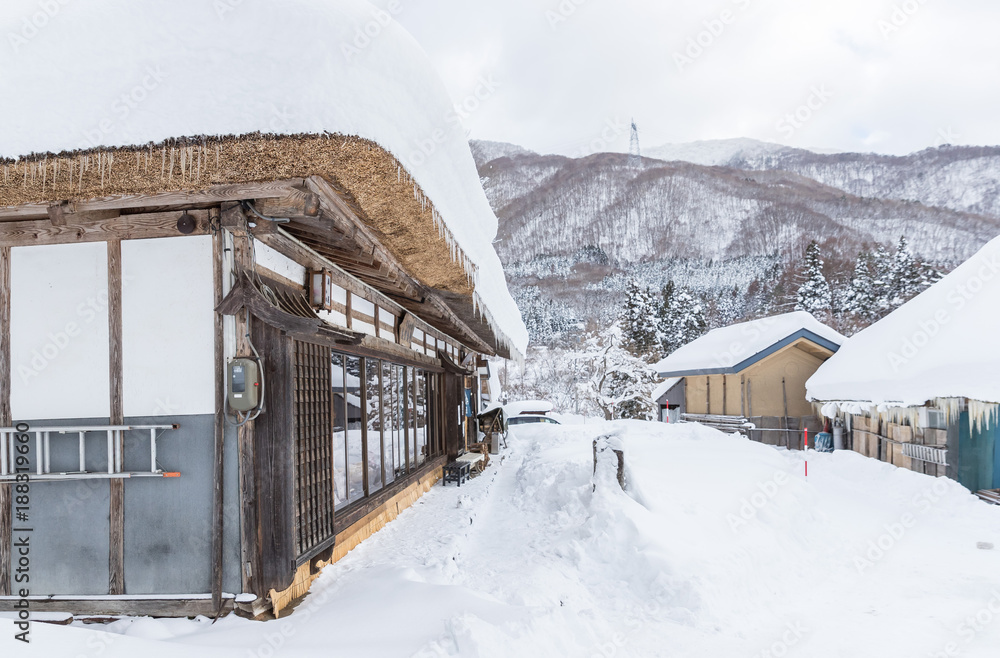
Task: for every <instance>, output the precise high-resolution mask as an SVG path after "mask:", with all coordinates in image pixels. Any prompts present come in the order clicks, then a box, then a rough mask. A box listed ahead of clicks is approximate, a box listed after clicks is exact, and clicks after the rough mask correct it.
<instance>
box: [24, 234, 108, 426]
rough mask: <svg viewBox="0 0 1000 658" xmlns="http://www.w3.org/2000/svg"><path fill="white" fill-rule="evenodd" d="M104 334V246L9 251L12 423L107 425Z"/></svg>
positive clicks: (106, 348) (106, 294)
mask: <svg viewBox="0 0 1000 658" xmlns="http://www.w3.org/2000/svg"><path fill="white" fill-rule="evenodd" d="M108 335H109V329H108V251H107V245H106V244H105V243H103V242H93V243H84V244H64V245H52V246H41V247H15V248H13V249H12V250H11V361H12V363H11V411H12V413H13V417H14V421H15V422H17V421H20V420H53V419H69V418H107V417H108V416H109V414H110V413H111V393H110V383H109V377H110V375H109V361H110V357H109V352H110V348H109V338H108Z"/></svg>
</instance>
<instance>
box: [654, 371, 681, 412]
mask: <svg viewBox="0 0 1000 658" xmlns="http://www.w3.org/2000/svg"><path fill="white" fill-rule="evenodd" d="M684 395H685V386H684V378H683V377H671V378H669V379H664V380H663V381H662V382H660V384H659V386H657V387H656V388H655V389H653V395H652V398H653V403H654V404H655V405H656V408H657V409H659V410H660V411H659V418H660V422H662V423H677V422H680V419H681V414H684V413H687V405H686V404H685V402H686V400H685V399H684Z"/></svg>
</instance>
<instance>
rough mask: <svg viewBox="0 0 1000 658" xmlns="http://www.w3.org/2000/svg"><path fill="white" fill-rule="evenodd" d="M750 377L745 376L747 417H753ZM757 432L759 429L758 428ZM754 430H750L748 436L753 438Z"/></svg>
mask: <svg viewBox="0 0 1000 658" xmlns="http://www.w3.org/2000/svg"><path fill="white" fill-rule="evenodd" d="M751 383H752V382H751V379H750V378H749V377H747V415H746V417H747V419H750V420H752V419H753V388H752V386H751ZM758 432H759V430H758ZM753 433H754V430H750V438H751V439H752V438H753Z"/></svg>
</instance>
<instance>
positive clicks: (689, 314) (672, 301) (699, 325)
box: [657, 282, 708, 355]
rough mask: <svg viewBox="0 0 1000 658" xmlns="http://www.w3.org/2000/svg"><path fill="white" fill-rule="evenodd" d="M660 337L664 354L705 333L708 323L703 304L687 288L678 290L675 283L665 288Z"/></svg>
mask: <svg viewBox="0 0 1000 658" xmlns="http://www.w3.org/2000/svg"><path fill="white" fill-rule="evenodd" d="M657 317H658V318H659V326H658V327H657V329H658V335H659V339H660V347H661V348H662V350H663V354H665V355H666V354H670V353H671V352H673V351H674V350H676V349H677V348H679V347H681V346H683V345H686V344H687V343H690V342H691V341H692V340H694V339H695V338H698V337H699V336H701V335H702V334H704V333H705V331H706V329H707V327H708V322H707V320H706V319H705V309H704V307H703V306H702V304H701V302H700V301H698V300H697V299H696V298H695V296H694V295H693V294H692V293H691V291H690V290H688V289H687V288H677V287H676V286H675V285H674V284H673V282H670V283H668V284H667V285H666V286H664V288H663V293H662V301H661V304H660V311H659V313H658V314H657Z"/></svg>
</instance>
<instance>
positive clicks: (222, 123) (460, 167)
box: [0, 0, 528, 354]
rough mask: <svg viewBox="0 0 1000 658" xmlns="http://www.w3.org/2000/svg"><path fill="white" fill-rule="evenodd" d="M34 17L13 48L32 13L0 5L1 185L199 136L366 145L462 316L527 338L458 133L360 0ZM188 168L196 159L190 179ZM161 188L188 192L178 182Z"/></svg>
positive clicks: (166, 2)
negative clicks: (460, 298)
mask: <svg viewBox="0 0 1000 658" xmlns="http://www.w3.org/2000/svg"><path fill="white" fill-rule="evenodd" d="M43 4H44V3H43ZM49 4H51V5H52V7H54V9H52V10H51V11H50V12H49V14H47V15H46V16H45V17H44V19H45V20H44V21H43V23H42V24H41V25H40V26H38V27H36V28H33V29H32V30H30V31H29V32H30V34H28V35H27V36H22V35H21V32H22V30H21V26H22V19H26V20H27V21H28V22H29V23H30V22H31V20H32V18H31V17H32V16H34V15H36V14H39V13H40V12H43V13H44V11H46V10H44V7H42V5H40V4H39V3H38V2H37V1H36V0H8V2H5V3H4V7H3V10H2V14H3V16H2V17H0V26H2V25H6V26H7V27H8V28H9V29H7V30H4V33H5V34H7V33H9V34H12V35H14V36H16V37H17V38H16V39H14V40H13V41H11V42H10V44H9V46H10V47H8V48H5V49H4V50H3V51H2V52H0V70H2V71H3V75H2V76H0V99H2V100H0V122H2V123H3V126H4V129H3V130H2V131H0V161H3V160H6V165H7V166H9V167H10V169H11V171H13V170H14V169H15V168H16V167H17V166H18V164H19V163H22V162H24V161H25V158H26V156H28V157H27V159H28V160H31V162H32V165H33V168H31V169H30V176H29V175H28V169H27V168H26V167H23V166H22V167H21V169H24V172H23V173H22V172H21V171H20V170H18V171H17V172H16V173H17V175H18V176H22V175H23V176H24V179H25V182H28V181H29V178H30V182H31V183H32V184H34V183H36V180H37V179H36V172H37V175H38V177H39V178H41V180H42V181H43V184H44V181H46V179H49V180H51V177H52V176H53V175H56V174H58V175H61V176H63V177H65V176H66V174H67V168H66V167H63V169H62V170H61V171H60V170H59V169H58V168H56V169H55V170H54V171H53V170H52V169H53V168H52V166H49V167H48V168H47V169H42V168H39V166H38V163H39V162H45V160H46V158H45V156H44V155H43V156H38V155H37V154H60V153H62V154H64V155H66V154H68V153H72V152H92V151H94V150H97V149H111V148H115V147H139V146H145V145H149V144H160V143H162V142H164V141H169V140H177V139H185V140H187V141H185V142H184V144H185V145H188V144H203V140H202V138H203V136H209V138H212V137H218V136H231V135H235V136H240V135H254V134H264V135H276V136H303V135H305V136H334V135H337V136H345V137H358V138H361V140H362V141H363V140H367V141H368V142H371V143H374V144H376V145H377V146H378V147H379V148H380V149H383V150H384V151H385V152H387V153H388V154H390V155H391V156H392V157H394V158H395V160H396V161H398V163H399V165H400V166H399V170H398V171H397V170H396V168H395V167H393V168H392V169H393V179H394V180H395V179H397V178H398V179H399V180H402V181H404V182H405V181H408V180H410V179H412V181H413V194H412V196H414V197H415V198H418V199H419V200H420V203H421V204H424V206H425V207H431V208H432V210H433V213H434V218H435V222H436V223H437V225H438V228H437V229H434V230H440V232H441V235H442V239H446V240H447V241H448V243H449V244H450V245H451V250H452V253H451V256H452V258H454V259H456V260H457V261H458V262H459V263H461V264H462V265H464V266H465V269H466V271H467V272H468V274H469V276H470V277H471V279H472V283H473V288H474V302H475V306H477V307H478V308H479V310H480V312H481V313H482V314H483V315H484V316H485V320H486V321H487V322H488V324H489V325H490V327H491V328H492V329H493V330H494V332H495V334H496V336H497V339H498V341H499V342H500V343H502V344H505V345H506V346H508V347H509V348H511V351H512V352H513V353H515V354H523V353H524V350H525V348H526V345H527V340H528V334H527V330H526V329H525V327H524V324H523V322H522V321H521V316H520V313H519V311H518V308H517V306H516V305H515V303H514V301H513V300H512V298H511V296H510V294H509V292H508V290H507V286H506V282H505V280H504V276H503V270H502V267H501V264H500V260H499V258H498V256H497V254H496V252H495V250H494V248H493V245H492V242H493V240H494V238H495V237H496V233H497V218H496V216H495V215H494V213H493V211H492V210H491V208H490V205H489V202H488V201H487V199H486V195H485V193H484V192H483V189H482V186H481V184H480V181H479V176H478V172H477V170H476V166H475V163H474V161H473V158H472V154H471V152H470V149H469V145H468V142H467V139H466V134H465V131H464V129H463V127H462V125H461V123H460V121H459V120H458V117H457V115H456V114H455V111H454V108H453V105H452V102H451V99H450V98H449V95H448V93H447V91H446V90H445V88H444V86H443V84H442V82H441V81H440V79H439V78H438V76H437V73H436V72H435V70H434V68H433V66H432V65H431V64H430V62H429V60H428V58H427V56H426V54H425V53H424V52H423V51H422V49H421V48H420V47H419V46H418V45H417V43H416V42H415V41H414V40H413V38H412V37H411V36H410V35H409V34H408V33H407V32H406V31H405V30H404V29H403V28H402V27H400V26H399V25H398V24H397V23H396V22H395V21H394V20H393V19H392V17H391V15H390V14H389V13H387V12H386V11H382V10H380V9H377V8H375V7H373V6H372V5H369V4H368V3H366V2H361V1H359V0H240V1H238V2H237V1H236V0H218V1H216V2H206V1H205V0H150V1H146V2H134V1H132V0H88V1H87V2H73V3H65V2H52V3H49ZM392 6H393V7H398V5H395V4H394V5H392ZM29 90H30V93H29ZM355 146H356V144H355ZM251 147H256V143H253V144H251ZM211 150H213V151H214V149H211ZM244 150H245V151H247V152H248V154H249V155H251V156H252V148H246V149H244ZM215 152H216V153H217V151H215ZM171 155H172V151H171ZM225 155H226V154H223V161H225ZM230 155H232V154H230ZM31 156H34V157H31ZM180 157H182V158H183V157H184V155H183V153H181V155H180ZM324 157H328V156H324ZM251 159H252V158H251ZM97 160H98V159H97V158H95V161H97ZM48 161H49V164H50V165H51V164H52V162H53V158H48ZM209 161H211V162H212V163H218V162H219V160H218V159H216V160H212V157H211V153H209V154H207V155H206V157H205V158H204V166H205V167H208V164H209ZM100 162H101V178H100V181H101V184H102V185H103V183H104V174H105V170H106V169H107V172H108V174H109V176H110V175H111V174H113V173H114V171H115V164H118V166H119V167H121V166H124V164H125V163H124V162H123V159H121V158H119V159H117V160H113V161H107V159H106V156H105V159H104V160H100ZM135 162H136V163H138V162H139V156H136V157H135ZM88 163H89V160H88ZM296 164H297V163H295V162H290V163H289V167H288V169H293V168H294V165H296ZM170 165H171V167H173V165H174V163H173V161H172V160H171V162H170ZM202 165H203V158H202V156H201V154H200V153H199V154H198V158H197V167H198V173H199V175H201V174H202ZM43 166H44V165H43ZM88 166H89V165H88ZM136 166H138V165H136ZM156 166H157V168H158V169H157V170H158V171H159V168H160V167H161V165H160V163H159V162H158V161H157V163H156ZM144 167H145V169H146V170H148V169H150V163H149V160H148V159H147V160H145V161H144ZM181 167H182V168H183V164H182V165H181ZM194 168H195V164H194V163H193V162H191V163H190V164H189V174H190V171H193V170H194ZM8 173H9V172H8ZM237 173H239V174H240V175H241V176H244V177H245V175H246V174H247V173H248V172H247V171H245V170H244V171H240V172H237ZM250 173H252V168H251V170H250ZM260 173H261V176H262V178H264V179H266V178H268V177H269V176H270V175H271V174H272V173H273V172H271V171H270V170H267V171H262V172H260ZM213 175H214V174H213ZM290 175H293V176H302V175H303V174H302V172H299V171H293V172H291V174H290ZM179 179H180V180H179ZM172 182H173V183H174V185H175V186H176V187H178V188H193V187H195V186H194V185H193V183H192V182H191V181H190V179H189V180H187V181H185V180H184V178H183V176H180V177H173V178H172ZM182 183H185V184H182ZM50 187H51V182H50ZM64 198H65V195H64ZM31 200H32V201H35V202H38V201H43V199H31ZM27 201H28V200H27V199H25V200H18V201H17V203H24V202H27ZM0 205H4V204H0ZM7 205H12V203H8V204H7ZM390 229H391V227H390ZM397 255H399V254H397ZM399 257H400V258H401V259H403V256H402V255H399ZM445 260H447V249H446V250H445Z"/></svg>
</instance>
